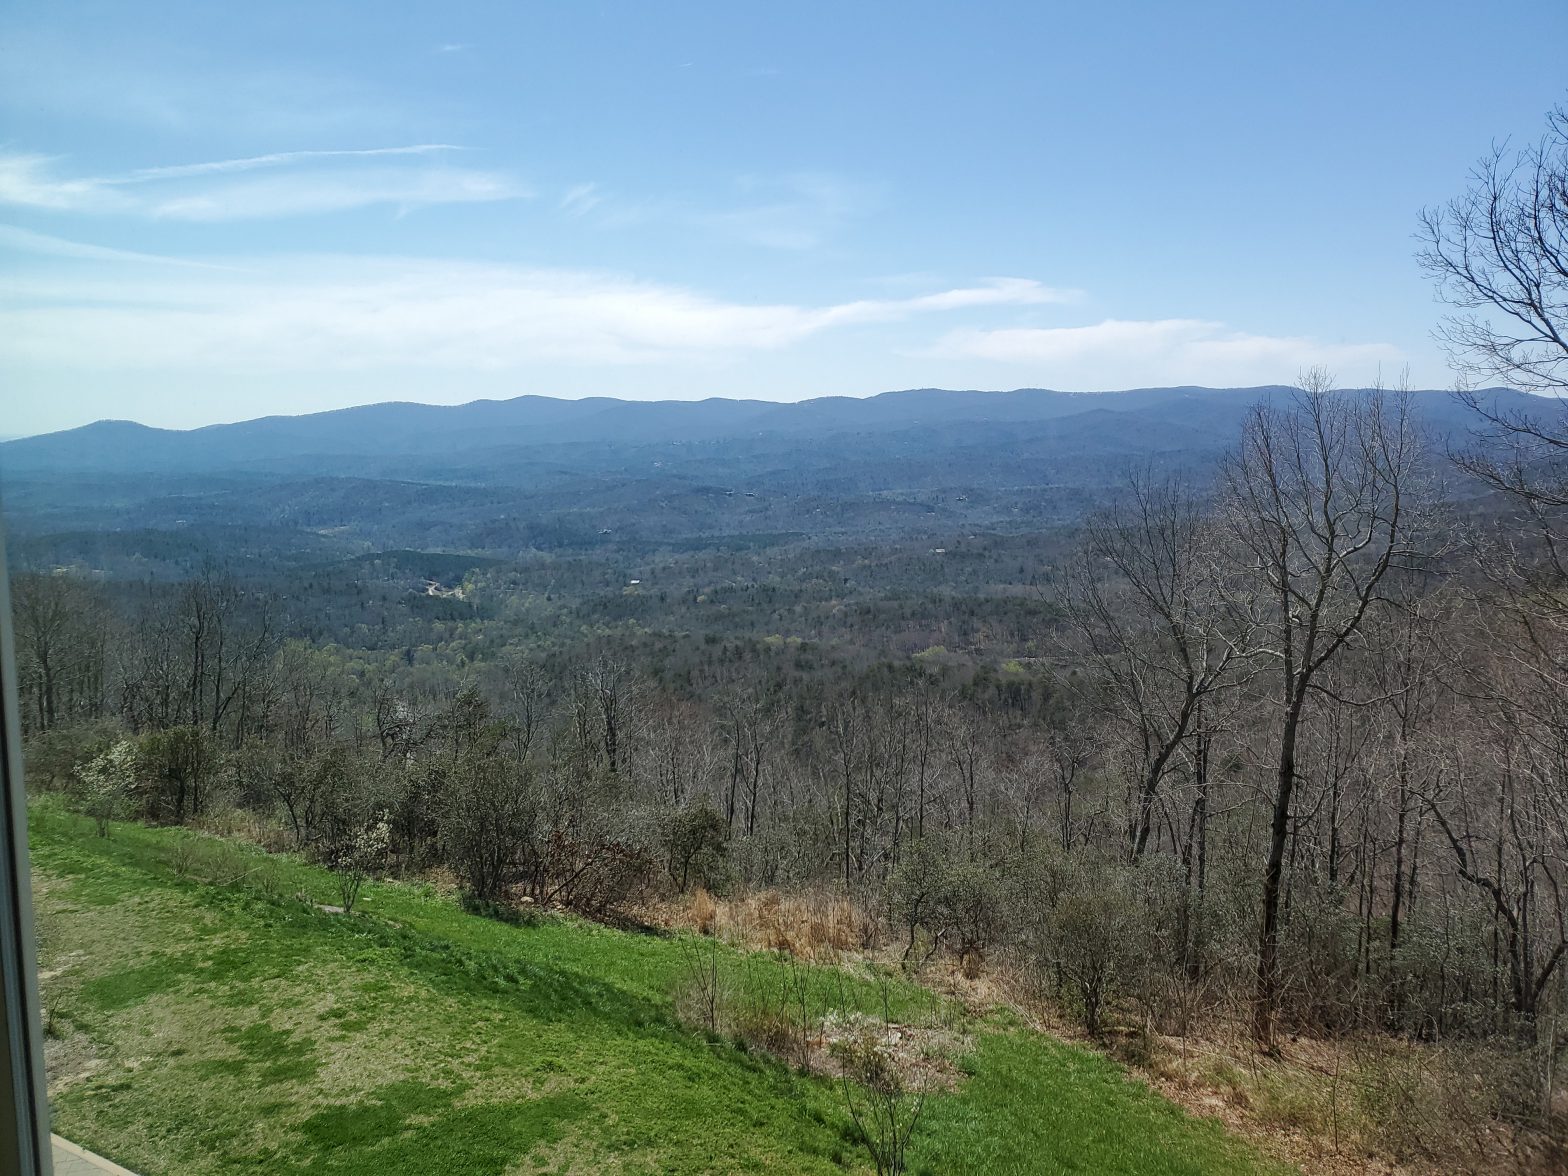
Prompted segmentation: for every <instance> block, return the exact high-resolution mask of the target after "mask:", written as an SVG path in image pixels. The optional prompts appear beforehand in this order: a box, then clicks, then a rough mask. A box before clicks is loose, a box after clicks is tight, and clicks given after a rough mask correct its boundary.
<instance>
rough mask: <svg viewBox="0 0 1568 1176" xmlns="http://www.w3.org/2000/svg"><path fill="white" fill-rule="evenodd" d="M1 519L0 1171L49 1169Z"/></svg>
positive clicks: (42, 1174)
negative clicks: (1, 1057)
mask: <svg viewBox="0 0 1568 1176" xmlns="http://www.w3.org/2000/svg"><path fill="white" fill-rule="evenodd" d="M4 552H5V524H4V522H3V521H0V712H3V713H0V801H3V803H0V823H3V825H4V828H3V830H0V833H3V837H0V996H3V998H4V1000H3V1004H4V1010H3V1015H0V1050H3V1052H4V1055H5V1065H4V1066H3V1067H0V1170H6V1171H13V1172H17V1173H25V1174H26V1176H51V1174H52V1172H53V1170H54V1168H53V1163H52V1159H51V1155H50V1146H49V1101H48V1087H47V1084H46V1082H45V1079H44V1058H43V1025H42V1020H41V1018H40V1016H39V1012H40V1005H39V1002H38V961H37V959H36V958H35V954H34V950H33V902H32V880H31V876H30V873H29V869H28V854H27V793H26V790H25V789H24V788H23V786H22V727H21V720H20V715H19V713H18V710H17V693H16V642H15V637H14V634H13V633H12V631H11V593H10V584H9V582H8V578H7V574H6V567H5V559H4Z"/></svg>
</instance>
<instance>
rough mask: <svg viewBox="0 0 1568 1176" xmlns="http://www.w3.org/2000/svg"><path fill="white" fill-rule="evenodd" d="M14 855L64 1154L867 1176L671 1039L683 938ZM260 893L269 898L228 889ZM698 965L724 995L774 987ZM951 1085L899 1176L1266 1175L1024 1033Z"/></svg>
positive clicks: (839, 995) (87, 856) (290, 875)
mask: <svg viewBox="0 0 1568 1176" xmlns="http://www.w3.org/2000/svg"><path fill="white" fill-rule="evenodd" d="M32 830H33V844H34V864H35V867H36V868H37V870H38V871H39V873H40V876H41V879H42V880H43V881H44V883H45V885H44V886H42V887H41V894H40V904H41V906H42V907H44V908H45V909H46V911H47V914H48V917H49V920H50V924H51V935H50V940H51V941H50V945H49V951H48V954H49V957H50V959H49V960H48V961H46V962H45V965H44V966H45V969H46V971H47V972H49V973H51V975H50V978H49V979H48V980H47V981H46V982H45V989H46V1003H48V1005H49V1007H50V1009H51V1012H52V1013H53V1014H54V1015H55V1016H56V1017H57V1018H58V1019H59V1021H60V1023H61V1024H63V1025H65V1026H67V1027H68V1029H69V1032H70V1034H71V1035H72V1040H73V1041H75V1042H78V1043H80V1042H83V1041H85V1042H86V1043H88V1045H89V1046H90V1048H89V1049H75V1050H73V1052H72V1055H71V1056H73V1057H76V1058H78V1059H80V1058H81V1057H83V1056H90V1057H91V1063H90V1064H88V1065H82V1066H80V1067H79V1071H78V1072H75V1073H72V1074H68V1075H67V1074H62V1075H53V1074H52V1075H51V1078H52V1079H53V1080H54V1081H55V1092H54V1107H55V1114H56V1125H57V1128H58V1129H59V1130H60V1131H61V1133H62V1134H64V1135H66V1136H68V1137H70V1138H74V1139H77V1140H78V1141H79V1142H81V1143H83V1144H85V1145H87V1146H89V1147H92V1148H93V1149H94V1150H97V1151H100V1152H102V1153H103V1154H105V1155H108V1156H110V1157H111V1158H113V1159H116V1160H118V1161H119V1162H121V1163H123V1164H125V1165H126V1166H128V1167H130V1168H132V1169H133V1170H136V1171H139V1172H142V1173H144V1174H146V1176H155V1174H157V1173H176V1172H177V1173H182V1174H183V1173H191V1174H193V1176H200V1174H202V1173H229V1172H239V1171H248V1172H256V1171H281V1170H293V1169H295V1168H300V1167H309V1168H311V1169H312V1170H320V1171H324V1172H329V1173H352V1172H371V1173H375V1174H377V1176H393V1174H397V1173H423V1172H437V1171H447V1172H452V1173H459V1172H461V1173H485V1172H493V1173H502V1172H526V1171H541V1172H542V1171H561V1172H576V1171H595V1172H597V1171H612V1170H613V1171H623V1172H669V1173H703V1172H706V1173H719V1172H748V1171H754V1172H798V1173H825V1172H842V1171H846V1170H848V1171H855V1172H864V1171H869V1170H870V1168H869V1157H868V1155H867V1154H866V1152H865V1149H864V1148H863V1147H861V1146H860V1145H859V1143H858V1141H857V1137H856V1135H855V1131H854V1128H853V1126H852V1124H851V1123H850V1122H849V1120H848V1117H847V1115H846V1113H845V1111H844V1109H843V1107H842V1103H841V1099H840V1094H839V1091H838V1090H837V1089H836V1088H835V1086H834V1085H833V1083H831V1082H829V1081H827V1080H824V1079H822V1078H819V1077H814V1076H811V1075H807V1074H802V1073H797V1072H794V1071H791V1070H790V1069H789V1068H788V1067H786V1066H785V1065H783V1064H781V1063H779V1062H777V1061H775V1060H773V1059H771V1058H769V1057H767V1056H765V1055H760V1054H757V1053H754V1052H747V1051H746V1050H744V1049H742V1048H737V1047H736V1046H735V1045H733V1044H731V1043H729V1042H726V1041H718V1040H710V1039H708V1038H707V1037H705V1036H704V1035H702V1034H699V1033H694V1032H691V1031H690V1030H688V1029H687V1028H685V1027H683V1026H682V1025H681V1024H679V1023H678V1021H677V1019H676V1017H675V1015H674V1001H673V994H674V993H675V992H676V991H677V989H679V987H680V986H681V984H682V982H683V979H684V977H685V976H686V974H687V972H688V970H689V969H690V966H691V959H692V953H691V945H692V940H691V939H690V938H683V937H675V936H661V935H653V934H636V933H630V932H624V931H616V930H612V929H609V928H605V927H600V926H596V925H593V924H587V923H583V922H580V921H578V920H575V919H570V918H562V917H545V918H541V919H539V920H537V921H534V922H532V923H530V924H528V925H523V926H518V925H513V924H509V923H506V922H502V921H500V920H497V919H492V918H485V917H482V916H480V915H473V914H468V913H466V912H464V911H462V910H461V909H460V907H459V905H458V904H457V903H456V902H455V901H453V900H452V899H451V898H450V897H448V896H445V895H441V894H439V893H437V892H436V891H435V890H434V889H433V888H431V887H428V886H425V885H405V884H399V883H395V882H385V883H379V884H371V885H367V887H366V888H365V891H364V894H363V895H362V897H361V909H362V910H363V912H364V913H363V914H356V915H355V916H353V917H345V916H341V915H333V914H329V913H327V912H325V911H323V910H321V909H319V908H318V907H317V906H316V905H315V904H318V903H330V902H332V901H334V895H335V883H334V879H333V878H332V877H331V875H329V874H327V873H326V872H325V871H323V870H320V869H318V868H316V867H313V866H311V865H309V864H307V863H304V862H302V861H299V860H297V859H294V858H291V857H288V856H287V855H277V856H273V857H268V856H267V855H265V854H263V853H262V852H261V851H260V850H257V849H255V848H254V847H249V846H243V845H238V844H232V843H224V842H216V840H215V839H213V840H214V844H212V845H210V846H206V847H204V850H203V854H202V855H201V857H202V860H203V863H204V864H203V865H202V866H199V867H197V868H192V867H191V866H190V861H189V859H190V855H189V853H188V851H187V852H184V853H183V855H182V856H179V857H177V856H176V854H175V853H174V846H175V839H176V838H181V837H184V838H188V836H189V835H187V834H182V833H177V832H175V831H171V830H158V829H149V828H145V827H142V826H138V825H128V824H116V825H115V826H114V827H113V832H112V836H111V837H110V838H108V839H100V838H98V837H97V836H96V834H95V830H94V828H93V825H92V822H90V821H86V820H84V819H82V818H79V817H77V816H75V815H73V814H71V813H69V812H66V811H64V810H63V809H60V808H59V807H58V806H56V805H52V804H48V803H45V804H38V805H35V806H34V808H33V819H32ZM263 867H264V868H265V869H266V870H267V871H268V873H269V876H270V880H269V885H268V886H267V887H266V888H257V887H256V886H254V885H252V884H248V883H247V881H246V879H247V878H248V877H250V876H251V875H252V874H253V873H254V872H255V870H258V869H260V868H263ZM204 870H205V871H206V880H204V877H203V871H204ZM212 878H216V879H218V880H219V881H221V882H223V883H224V884H221V885H214V884H212V883H211V881H210V879H212ZM263 889H265V891H266V892H265V893H264V892H263ZM280 894H281V895H295V894H299V895H302V896H303V899H304V901H298V900H295V899H293V898H280V897H278V895H280ZM705 950H707V948H706V946H705ZM712 950H716V951H718V952H719V953H720V954H721V955H722V957H723V960H724V964H725V967H726V968H728V969H730V970H731V972H732V973H733V974H734V975H736V976H743V975H744V974H745V973H746V972H747V970H748V969H754V970H755V969H761V970H765V969H767V968H770V967H773V966H774V965H773V964H772V963H771V962H770V961H768V960H767V958H766V957H765V956H757V955H752V956H746V955H743V954H742V953H739V952H736V951H733V950H731V949H728V948H724V947H716V948H712ZM807 975H808V978H809V982H810V984H811V985H812V992H813V994H814V995H813V998H812V999H813V1002H814V1003H817V1004H818V1005H819V1006H821V1007H827V1008H839V1007H842V1006H843V1005H848V1006H850V1007H854V1008H857V1009H861V1010H864V1011H872V1012H880V1011H881V1009H882V1007H883V1005H884V1002H885V1003H886V1005H887V1007H888V1009H889V1011H890V1012H891V1013H892V1015H893V1016H894V1017H895V1018H901V1017H910V1018H915V1017H920V1016H929V1015H931V1014H932V1011H933V1009H934V1008H937V1006H939V1005H940V1006H941V1008H940V1010H939V1015H941V1016H944V1017H946V1016H957V1015H960V1011H959V1010H957V1009H956V1006H951V1007H950V1005H949V1002H943V1001H940V1000H939V998H936V997H934V996H933V995H932V994H930V993H929V992H927V991H926V990H924V989H921V988H919V987H918V986H916V985H913V984H910V983H908V982H906V981H904V980H902V979H900V978H896V977H892V976H889V975H887V974H883V975H881V976H876V975H873V974H872V973H870V972H868V971H865V970H864V969H862V970H859V971H856V970H854V969H840V968H831V967H821V968H811V969H809V970H808V972H807ZM744 987H745V986H744V985H743V984H738V985H736V991H737V992H740V991H742V990H743V989H744ZM966 1064H967V1065H968V1067H969V1068H970V1070H971V1071H972V1075H973V1076H972V1077H971V1078H970V1079H969V1080H968V1081H967V1082H966V1083H965V1084H964V1085H963V1086H961V1087H960V1089H959V1090H958V1091H957V1092H955V1093H952V1094H941V1095H936V1096H933V1097H932V1099H931V1100H930V1102H929V1105H928V1109H927V1112H926V1116H927V1117H926V1121H925V1122H924V1123H923V1124H922V1126H921V1128H920V1130H919V1131H918V1132H917V1135H916V1144H915V1147H914V1149H913V1153H912V1154H913V1155H914V1156H915V1157H916V1158H917V1160H918V1163H917V1165H916V1168H915V1170H918V1171H926V1172H932V1173H937V1172H941V1173H947V1172H958V1171H963V1172H975V1173H991V1172H994V1173H1009V1172H1055V1171H1064V1172H1070V1171H1084V1172H1090V1171H1123V1172H1129V1173H1140V1172H1148V1173H1178V1172H1181V1173H1184V1172H1199V1171H1202V1172H1236V1173H1251V1172H1263V1171H1267V1170H1269V1169H1266V1168H1264V1167H1261V1166H1260V1165H1258V1164H1257V1163H1256V1162H1255V1161H1253V1160H1252V1159H1251V1158H1250V1156H1249V1154H1248V1153H1246V1152H1245V1150H1244V1149H1242V1148H1241V1147H1240V1146H1239V1145H1237V1144H1234V1143H1232V1142H1231V1141H1229V1140H1227V1139H1225V1137H1223V1136H1222V1135H1221V1134H1220V1133H1219V1131H1218V1130H1217V1129H1215V1128H1213V1126H1212V1125H1210V1124H1202V1123H1196V1122H1194V1121H1192V1120H1190V1119H1187V1118H1186V1117H1184V1116H1183V1115H1181V1113H1180V1112H1178V1111H1177V1110H1176V1109H1175V1108H1174V1107H1171V1106H1170V1105H1169V1104H1167V1103H1164V1102H1163V1101H1162V1100H1160V1099H1158V1097H1157V1096H1155V1095H1153V1094H1151V1093H1150V1092H1148V1091H1147V1090H1146V1089H1144V1088H1142V1087H1139V1086H1136V1085H1135V1084H1133V1083H1131V1082H1128V1081H1127V1080H1125V1079H1124V1078H1123V1077H1121V1072H1120V1071H1119V1070H1117V1069H1116V1068H1115V1067H1114V1066H1111V1064H1110V1063H1107V1062H1104V1061H1102V1060H1101V1059H1098V1058H1097V1057H1095V1056H1094V1055H1091V1054H1088V1053H1086V1052H1084V1051H1081V1050H1077V1049H1074V1048H1072V1047H1067V1046H1063V1045H1059V1044H1056V1043H1054V1042H1052V1041H1051V1040H1050V1039H1047V1038H1043V1037H1039V1036H1037V1035H1035V1034H1033V1033H1030V1032H1028V1031H1026V1030H1022V1029H1020V1028H1018V1027H1016V1026H1013V1025H1008V1024H1003V1023H1000V1022H998V1023H993V1024H988V1025H987V1026H986V1027H985V1031H984V1032H983V1033H982V1034H980V1035H979V1037H978V1039H977V1045H976V1048H975V1050H974V1053H973V1055H972V1056H971V1057H970V1058H969V1059H968V1060H967V1062H966ZM1050 1106H1054V1107H1056V1108H1057V1109H1056V1110H1054V1111H1050V1113H1045V1111H1046V1110H1047V1109H1048V1108H1049V1107H1050ZM1184 1165H1185V1166H1184Z"/></svg>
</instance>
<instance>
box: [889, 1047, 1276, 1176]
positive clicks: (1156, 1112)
mask: <svg viewBox="0 0 1568 1176" xmlns="http://www.w3.org/2000/svg"><path fill="white" fill-rule="evenodd" d="M963 1069H964V1071H965V1073H966V1074H967V1075H968V1077H967V1079H966V1080H965V1081H964V1083H963V1084H962V1085H961V1086H960V1087H959V1089H958V1091H957V1092H956V1093H955V1094H953V1095H952V1096H950V1097H947V1098H940V1099H935V1100H933V1101H932V1102H931V1103H930V1105H929V1106H928V1107H927V1109H926V1114H925V1118H924V1120H923V1121H922V1123H921V1125H920V1131H919V1132H918V1133H917V1135H916V1136H915V1141H914V1144H913V1145H912V1147H911V1148H910V1159H909V1170H910V1171H911V1172H913V1173H916V1174H917V1176H945V1174H946V1173H951V1172H986V1173H996V1174H999V1176H1000V1174H1004V1173H1006V1174H1011V1173H1084V1174H1086V1176H1088V1174H1091V1173H1105V1172H1137V1173H1148V1174H1149V1176H1200V1174H1211V1173H1235V1174H1237V1176H1253V1174H1256V1176H1265V1174H1268V1176H1281V1174H1283V1173H1285V1172H1288V1171H1291V1169H1288V1168H1285V1167H1283V1166H1280V1165H1278V1164H1274V1163H1272V1162H1271V1161H1268V1160H1265V1159H1262V1158H1261V1157H1259V1156H1258V1154H1257V1153H1256V1152H1255V1151H1253V1150H1252V1149H1251V1148H1249V1147H1248V1146H1247V1145H1246V1144H1244V1143H1243V1142H1242V1141H1240V1140H1238V1139H1236V1138H1234V1137H1233V1136H1229V1135H1227V1134H1225V1131H1224V1129H1223V1128H1222V1127H1221V1125H1220V1124H1219V1123H1217V1122H1215V1121H1213V1120H1200V1119H1194V1118H1193V1117H1192V1116H1190V1115H1188V1114H1187V1113H1186V1112H1184V1111H1183V1110H1182V1109H1181V1108H1179V1107H1177V1106H1176V1105H1175V1104H1174V1103H1171V1102H1170V1101H1168V1100H1167V1099H1164V1098H1162V1097H1160V1095H1158V1094H1156V1093H1155V1092H1154V1091H1152V1090H1150V1089H1149V1088H1148V1087H1147V1086H1145V1085H1143V1084H1142V1083H1141V1082H1138V1081H1137V1080H1135V1079H1133V1078H1131V1077H1129V1076H1128V1074H1127V1073H1126V1071H1125V1070H1123V1069H1122V1067H1121V1066H1119V1065H1117V1064H1116V1063H1115V1062H1112V1061H1110V1060H1109V1059H1107V1058H1104V1057H1101V1056H1100V1055H1098V1054H1094V1053H1090V1052H1089V1051H1087V1050H1084V1049H1079V1048H1077V1047H1074V1046H1071V1045H1067V1044H1065V1043H1062V1042H1058V1041H1054V1040H1052V1039H1050V1038H1046V1037H1043V1036H1040V1035H1038V1034H1029V1033H1026V1032H1018V1031H1013V1032H996V1033H989V1034H986V1035H984V1036H982V1037H981V1038H980V1039H979V1041H978V1043H977V1045H976V1048H975V1050H974V1051H973V1053H972V1054H971V1055H970V1056H969V1057H967V1058H966V1059H965V1060H964V1063H963Z"/></svg>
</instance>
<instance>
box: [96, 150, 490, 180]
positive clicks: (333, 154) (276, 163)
mask: <svg viewBox="0 0 1568 1176" xmlns="http://www.w3.org/2000/svg"><path fill="white" fill-rule="evenodd" d="M461 150H462V148H461V147H458V146H456V145H454V144H452V143H416V144H414V145H412V146H409V147H369V148H361V149H358V150H346V151H274V152H272V153H270V154H268V155H249V156H246V157H245V158H243V159H217V160H213V161H211V162H208V163H177V164H174V165H173V166H171V167H142V168H137V169H136V170H135V171H133V172H127V173H126V174H125V175H123V176H109V177H106V178H104V179H100V180H98V181H96V182H97V183H100V184H145V183H148V182H149V181H156V180H175V179H182V178H184V177H186V176H204V175H213V174H215V173H221V172H237V171H254V170H255V169H256V168H259V167H281V166H286V165H289V164H296V163H308V162H311V161H314V160H319V159H354V158H359V159H365V158H376V157H381V156H387V155H432V154H434V153H436V152H439V151H461Z"/></svg>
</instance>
